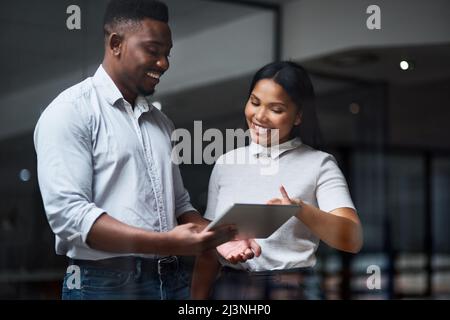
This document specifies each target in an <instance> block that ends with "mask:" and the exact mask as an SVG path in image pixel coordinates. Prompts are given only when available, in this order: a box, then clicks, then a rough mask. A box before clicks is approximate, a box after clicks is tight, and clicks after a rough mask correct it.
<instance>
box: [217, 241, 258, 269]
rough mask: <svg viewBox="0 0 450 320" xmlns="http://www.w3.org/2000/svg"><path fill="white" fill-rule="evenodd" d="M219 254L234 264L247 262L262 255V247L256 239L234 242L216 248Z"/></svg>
mask: <svg viewBox="0 0 450 320" xmlns="http://www.w3.org/2000/svg"><path fill="white" fill-rule="evenodd" d="M216 250H217V252H219V254H220V255H221V256H222V257H224V258H225V259H226V260H227V261H229V262H230V263H232V264H236V263H238V262H245V261H247V260H248V259H252V258H254V257H255V256H256V257H259V256H260V255H261V247H260V246H259V244H258V243H256V241H255V240H254V239H247V240H232V241H229V242H225V243H224V244H221V245H220V246H218V247H217V248H216Z"/></svg>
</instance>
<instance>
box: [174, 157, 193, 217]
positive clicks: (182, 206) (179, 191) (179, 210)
mask: <svg viewBox="0 0 450 320" xmlns="http://www.w3.org/2000/svg"><path fill="white" fill-rule="evenodd" d="M173 178H174V179H173V183H174V191H175V216H176V217H177V218H178V217H179V216H181V215H182V214H183V213H185V212H188V211H195V210H196V209H195V208H194V207H193V206H192V204H191V198H190V197H189V192H188V191H187V190H186V188H185V187H184V185H183V179H182V178H181V173H180V169H179V167H178V166H177V165H176V164H173Z"/></svg>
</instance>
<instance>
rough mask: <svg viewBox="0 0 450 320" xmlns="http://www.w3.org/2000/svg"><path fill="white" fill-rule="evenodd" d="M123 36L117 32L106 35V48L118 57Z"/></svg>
mask: <svg viewBox="0 0 450 320" xmlns="http://www.w3.org/2000/svg"><path fill="white" fill-rule="evenodd" d="M122 40H123V37H122V36H120V35H119V34H117V33H114V32H113V33H111V34H110V35H109V37H108V49H109V50H111V53H112V55H113V56H115V57H119V56H120V53H121V50H122Z"/></svg>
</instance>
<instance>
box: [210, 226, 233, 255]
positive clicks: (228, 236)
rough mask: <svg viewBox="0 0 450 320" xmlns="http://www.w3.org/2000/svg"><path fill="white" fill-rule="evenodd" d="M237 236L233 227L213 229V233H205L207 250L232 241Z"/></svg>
mask: <svg viewBox="0 0 450 320" xmlns="http://www.w3.org/2000/svg"><path fill="white" fill-rule="evenodd" d="M236 234H237V228H236V226H234V225H226V226H220V227H217V228H216V229H214V231H206V232H205V236H206V239H207V240H206V241H208V244H207V247H208V249H209V248H211V247H217V246H218V245H221V244H222V243H225V242H228V241H230V240H232V239H233V238H234V237H235V236H236Z"/></svg>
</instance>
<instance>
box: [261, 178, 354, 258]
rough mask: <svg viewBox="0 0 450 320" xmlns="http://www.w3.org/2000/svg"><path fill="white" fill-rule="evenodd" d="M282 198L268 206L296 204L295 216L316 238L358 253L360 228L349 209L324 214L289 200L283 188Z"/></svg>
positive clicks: (337, 247) (271, 201)
mask: <svg viewBox="0 0 450 320" xmlns="http://www.w3.org/2000/svg"><path fill="white" fill-rule="evenodd" d="M280 191H281V194H282V196H283V197H282V198H281V199H272V200H270V201H269V202H268V203H269V204H298V205H300V206H301V210H300V211H299V213H298V214H297V215H296V217H297V218H298V219H300V220H301V221H302V222H303V223H304V224H305V225H306V226H307V227H308V228H309V229H310V230H311V231H312V232H313V233H314V234H315V235H316V236H317V237H319V238H320V239H321V240H323V241H324V242H325V243H326V244H328V245H329V246H331V247H333V248H336V249H339V250H342V251H346V252H351V253H358V252H359V251H360V250H361V247H362V245H363V236H362V227H361V222H360V221H359V218H358V215H357V214H356V212H355V210H353V209H351V208H338V209H335V210H332V211H330V212H325V211H322V210H320V209H319V208H316V207H314V206H312V205H310V204H306V203H304V202H303V201H301V200H298V199H290V198H289V196H288V194H287V192H286V190H285V189H284V187H281V188H280Z"/></svg>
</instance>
